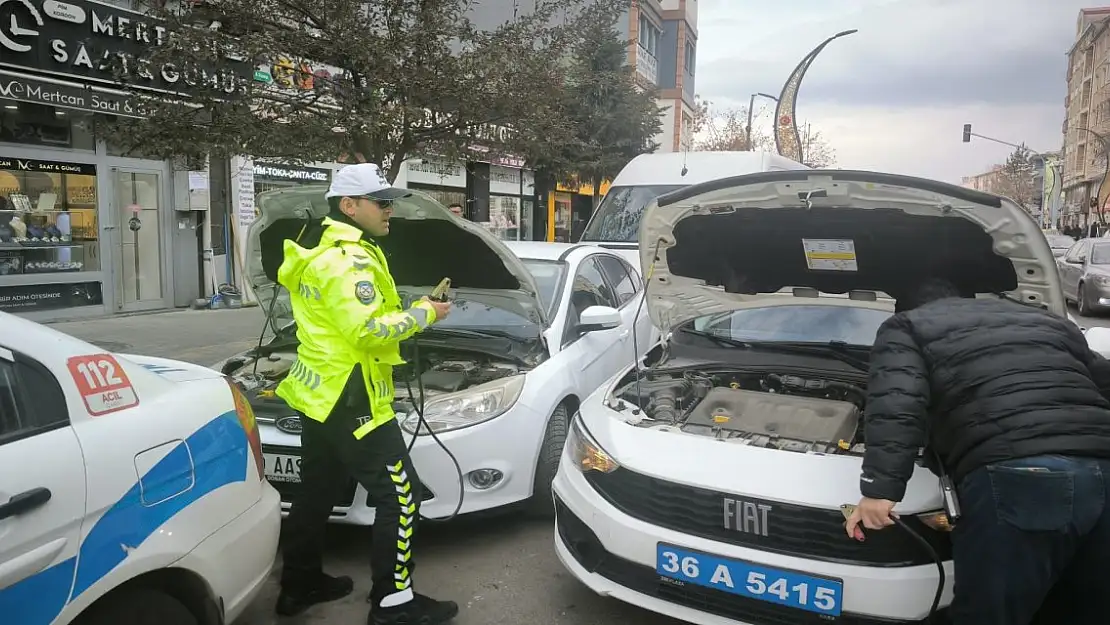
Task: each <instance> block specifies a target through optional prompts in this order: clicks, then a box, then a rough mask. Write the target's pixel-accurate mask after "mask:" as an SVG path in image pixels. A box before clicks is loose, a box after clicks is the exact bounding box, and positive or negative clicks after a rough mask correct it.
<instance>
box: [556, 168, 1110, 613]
mask: <svg viewBox="0 0 1110 625" xmlns="http://www.w3.org/2000/svg"><path fill="white" fill-rule="evenodd" d="M640 235H641V238H640V252H641V265H642V267H644V268H645V270H646V268H647V267H651V266H652V265H653V264H654V267H653V271H652V276H653V277H652V279H651V281H650V284H649V285H648V287H647V303H646V308H647V309H648V311H649V313H650V316H651V318H652V320H653V321H654V322H655V324H656V325H657V326H659V327H660V328H662V329H664V331H666V332H667V333H668V336H667V337H666V340H665V343H666V348H667V349H666V351H665V352H660V353H656V352H653V353H651V354H649V356H648V358H647V359H646V362H648V363H650V364H649V365H648V366H650V372H648V371H642V370H638V369H633V368H631V367H629V368H626V370H625V372H624V373H623V374H620V375H618V376H616V377H615V378H614V379H613V380H611V381H610V382H609V383H607V384H606V385H605V386H604V387H603V388H602V389H600V390H598V392H597V393H595V394H594V395H592V396H591V397H589V398H587V399H586V401H585V402H583V404H582V406H581V408H580V414H579V415H578V416H576V417H575V419H574V420H573V421H572V423H571V428H570V435H569V436H568V439H567V444H566V451H565V454H564V458H563V462H562V464H561V466H560V467H559V470H558V473H557V476H556V479H555V483H554V491H555V498H556V514H557V522H556V525H557V529H556V536H555V542H556V550H557V553H558V555H559V557H560V559H561V560H562V562H563V563H564V565H565V566H566V568H567V569H568V570H569V571H570V572H571V574H572V575H574V576H575V577H576V578H578V579H579V580H581V581H582V582H583V583H584V584H586V585H587V586H589V587H590V588H592V589H593V590H595V591H596V592H598V593H601V594H603V595H608V596H612V597H616V598H618V599H621V600H623V601H627V602H629V603H634V604H636V605H639V606H642V607H644V608H647V609H650V610H653V611H656V612H660V613H663V614H667V615H670V616H672V617H675V618H678V619H682V620H684V621H687V622H691V623H700V624H703V625H726V624H727V625H736V624H738V623H747V624H761V623H811V622H812V623H816V622H826V621H829V622H846V623H847V622H850V623H853V624H857V625H865V624H875V625H878V624H879V623H924V622H926V620H927V619H928V618H929V617H930V615H931V614H932V613H940V614H943V612H944V611H945V608H946V606H947V605H948V604H949V603H950V602H951V597H952V562H951V543H950V535H949V534H948V532H949V531H950V530H951V526H950V524H949V523H948V517H947V516H946V515H945V513H944V512H943V503H942V498H941V491H940V487H939V484H938V480H937V478H936V477H935V476H934V475H933V474H932V473H930V472H929V471H928V470H927V469H925V468H924V467H920V466H919V467H917V469H916V471H915V473H914V475H913V478H912V479H911V480H910V482H909V484H908V488H907V490H906V495H905V497H904V498H903V500H902V501H901V502H900V503H899V504H898V506H897V507H896V508H895V510H896V511H898V512H899V513H900V514H901V518H902V520H903V521H905V523H906V525H907V527H909V528H910V530H912V533H911V532H910V531H905V530H903V529H900V528H897V527H896V528H892V529H889V530H885V531H882V532H870V533H868V534H867V537H866V540H865V541H864V542H856V541H853V540H850V539H849V538H847V537H846V536H845V534H844V521H845V514H846V513H847V509H844V508H842V507H841V506H843V505H844V504H855V503H856V502H858V501H859V500H860V492H859V476H860V470H861V461H862V454H863V450H864V444H865V443H864V441H863V440H862V428H861V425H862V418H861V414H862V413H863V411H864V404H865V401H866V385H867V368H868V365H867V359H868V357H869V353H870V348H871V344H872V343H873V341H874V339H875V334H876V331H877V330H878V328H879V326H880V325H881V324H882V323H883V322H884V321H885V320H886V319H887V318H888V317H889V316H890V315H891V314H892V312H893V310H894V301H893V300H892V299H891V298H890V297H889V296H888V295H889V294H894V293H897V292H899V290H901V289H904V288H905V287H906V285H907V284H913V283H914V282H915V281H917V280H921V279H923V278H925V277H929V276H933V275H937V274H940V275H942V276H946V277H948V278H949V279H951V280H953V282H955V283H956V284H959V285H962V286H963V287H964V288H965V289H966V290H967V291H968V292H974V293H977V294H981V295H980V296H982V297H996V296H998V294H1005V296H1007V297H1010V298H1013V299H1016V300H1019V301H1021V302H1024V303H1026V304H1029V305H1034V306H1044V307H1045V308H1046V309H1047V310H1049V311H1050V312H1052V313H1055V314H1058V315H1061V316H1063V315H1065V314H1066V310H1065V304H1064V297H1063V293H1062V291H1061V289H1060V282H1059V278H1058V276H1057V273H1056V270H1055V262H1054V259H1053V255H1052V250H1051V249H1050V247H1049V245H1048V243H1047V242H1046V241H1045V238H1044V237H1043V236H1041V235H1040V232H1039V230H1038V227H1037V224H1036V223H1035V222H1034V221H1033V219H1032V218H1031V217H1030V216H1029V214H1028V213H1026V212H1025V211H1024V210H1023V209H1022V208H1020V207H1019V206H1017V205H1015V204H1014V203H1012V202H1010V201H1009V200H1005V199H1001V198H998V197H995V196H991V195H986V194H983V193H978V192H975V191H970V190H968V189H962V188H959V187H955V186H951V185H947V184H942V183H935V182H932V181H926V180H920V179H916V178H909V177H904V176H892V175H884V174H876V173H869V172H852V171H797V172H775V173H768V174H758V175H751V176H741V177H736V178H732V179H726V180H720V181H716V182H711V183H705V184H699V185H694V186H691V187H689V188H687V189H684V190H681V191H678V192H675V193H672V194H670V195H667V196H663V197H662V198H660V199H658V200H657V201H656V202H655V203H653V204H652V205H650V206H649V208H648V209H647V212H646V214H645V217H644V223H643V226H642V228H641V231H640ZM730 282H731V286H730V287H729V288H727V289H726V288H721V287H720V286H714V285H721V284H729V283H730ZM1092 333H1093V334H1092ZM1105 334H1106V333H1104V332H1102V331H1095V330H1091V331H1089V332H1088V341H1090V342H1092V343H1094V342H1098V343H1099V345H1097V346H1095V349H1097V350H1099V351H1104V352H1105V351H1106V350H1107V346H1108V344H1110V340H1107V336H1105ZM915 534H916V535H915ZM929 622H932V621H929Z"/></svg>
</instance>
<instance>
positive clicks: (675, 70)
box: [628, 0, 698, 152]
mask: <svg viewBox="0 0 1110 625" xmlns="http://www.w3.org/2000/svg"><path fill="white" fill-rule="evenodd" d="M628 13H629V15H628V28H629V33H628V34H629V39H630V40H631V43H630V45H629V51H628V62H629V64H630V65H632V66H633V67H635V68H636V74H637V76H638V77H639V78H640V79H642V80H643V81H644V83H645V86H648V87H654V88H658V89H659V106H660V107H661V108H663V127H662V129H661V130H660V133H659V135H658V136H657V137H656V138H655V140H656V142H657V143H658V144H659V149H658V150H657V151H658V152H678V151H681V150H684V149H690V148H691V147H692V145H693V140H694V74H695V66H696V64H697V50H698V28H697V27H698V0H661V1H660V0H633V1H632V6H631V8H630V9H629V11H628Z"/></svg>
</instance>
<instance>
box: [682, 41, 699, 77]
mask: <svg viewBox="0 0 1110 625" xmlns="http://www.w3.org/2000/svg"><path fill="white" fill-rule="evenodd" d="M694 51H695V48H694V44H693V43H690V42H689V41H687V42H686V57H685V59H684V60H683V66H684V67H685V68H686V73H687V74H689V75H691V76H693V75H694V67H695V66H696V65H697V59H695V58H694Z"/></svg>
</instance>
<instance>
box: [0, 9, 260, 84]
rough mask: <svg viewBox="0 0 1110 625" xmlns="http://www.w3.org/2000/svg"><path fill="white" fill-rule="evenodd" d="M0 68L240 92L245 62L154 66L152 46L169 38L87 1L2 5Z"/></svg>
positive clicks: (134, 17) (158, 26)
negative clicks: (151, 58)
mask: <svg viewBox="0 0 1110 625" xmlns="http://www.w3.org/2000/svg"><path fill="white" fill-rule="evenodd" d="M0 7H2V8H3V11H0V65H2V66H6V67H10V68H16V69H20V70H26V71H30V72H36V73H47V74H52V75H56V76H65V77H69V78H72V79H78V80H80V81H81V82H99V83H103V84H118V83H119V82H120V78H122V80H123V81H124V82H126V83H127V84H131V85H134V86H136V87H139V88H143V89H150V90H153V91H166V92H178V93H189V92H197V91H200V90H216V91H219V92H222V93H227V94H231V93H240V92H243V91H244V90H245V88H246V85H247V84H248V81H249V80H250V79H251V78H252V77H253V74H254V67H252V66H251V65H250V64H248V63H244V62H241V61H234V60H231V59H225V60H224V62H223V65H222V66H221V67H218V68H209V69H201V68H197V67H185V66H181V65H178V64H175V63H172V62H166V63H158V64H154V63H152V62H151V61H150V60H149V58H144V57H149V55H150V52H151V51H152V50H153V48H155V47H157V46H160V45H162V44H164V43H165V42H166V40H167V38H168V37H169V35H170V33H169V31H168V29H167V27H166V26H165V24H164V23H163V22H161V21H159V20H156V19H152V18H150V17H147V16H145V15H143V14H142V13H137V12H134V11H128V10H126V9H121V8H118V7H113V6H109V5H107V4H100V3H99V2H90V1H89V0H72V1H70V2H59V1H58V0H0Z"/></svg>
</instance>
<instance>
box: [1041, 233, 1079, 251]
mask: <svg viewBox="0 0 1110 625" xmlns="http://www.w3.org/2000/svg"><path fill="white" fill-rule="evenodd" d="M1045 238H1046V239H1048V246H1049V247H1051V248H1054V249H1060V248H1068V247H1071V246H1073V245H1075V239H1073V238H1071V237H1069V236H1066V235H1063V234H1050V235H1048V236H1047V237H1045Z"/></svg>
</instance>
